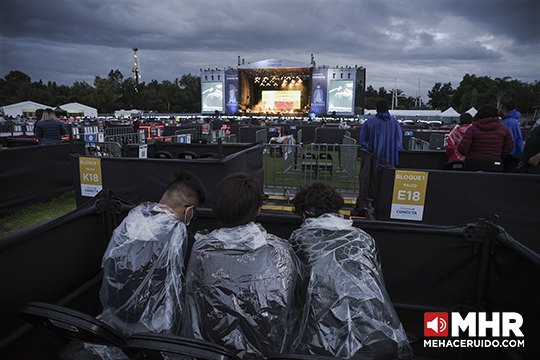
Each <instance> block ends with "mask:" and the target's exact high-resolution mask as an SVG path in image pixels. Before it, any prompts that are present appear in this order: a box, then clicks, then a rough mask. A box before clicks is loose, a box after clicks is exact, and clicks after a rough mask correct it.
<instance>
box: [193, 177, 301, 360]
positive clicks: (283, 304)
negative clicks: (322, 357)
mask: <svg viewBox="0 0 540 360" xmlns="http://www.w3.org/2000/svg"><path fill="white" fill-rule="evenodd" d="M262 204H263V190H262V185H261V182H260V181H259V180H258V179H257V178H255V177H253V176H251V175H248V174H245V173H236V174H232V175H229V176H227V177H225V178H223V179H222V180H221V181H219V182H218V184H217V185H216V187H215V188H214V191H213V196H212V211H213V212H214V214H215V216H216V218H217V219H218V221H219V222H220V224H221V226H222V227H221V228H220V229H216V230H214V231H212V232H210V233H209V234H206V235H201V236H199V235H200V234H197V235H196V240H195V244H194V245H193V250H192V253H191V256H190V262H189V265H188V269H187V273H186V294H187V303H188V311H189V315H190V316H191V325H190V326H189V327H187V328H186V329H185V333H184V335H185V336H190V335H192V336H194V337H195V338H196V339H203V340H207V341H210V342H213V343H216V344H219V345H222V346H225V347H227V348H229V349H230V350H231V351H232V352H234V353H235V354H236V355H238V356H239V357H240V358H242V359H264V358H267V357H271V356H274V355H279V354H282V353H285V352H288V350H289V348H290V339H291V335H292V332H293V327H294V325H295V320H296V319H297V317H298V315H297V314H296V308H295V303H294V296H295V289H296V286H297V284H298V283H299V282H300V281H299V276H300V262H299V260H298V258H297V257H296V255H295V254H294V251H293V250H292V247H291V246H290V244H289V243H288V242H287V241H285V240H284V239H281V238H279V237H277V236H275V235H272V234H269V233H268V232H267V231H266V230H265V229H264V228H263V227H262V226H261V225H260V224H258V223H255V218H256V216H257V215H258V214H259V213H260V209H261V206H262ZM186 324H187V322H186Z"/></svg>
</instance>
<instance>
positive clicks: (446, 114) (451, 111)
mask: <svg viewBox="0 0 540 360" xmlns="http://www.w3.org/2000/svg"><path fill="white" fill-rule="evenodd" d="M441 116H442V117H460V113H458V112H457V111H456V110H454V108H453V107H451V106H450V107H449V108H448V109H446V110H445V111H443V112H442V113H441Z"/></svg>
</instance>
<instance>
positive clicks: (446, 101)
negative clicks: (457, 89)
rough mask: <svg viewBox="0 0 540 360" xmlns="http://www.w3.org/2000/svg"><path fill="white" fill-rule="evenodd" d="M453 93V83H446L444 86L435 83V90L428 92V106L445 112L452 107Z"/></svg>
mask: <svg viewBox="0 0 540 360" xmlns="http://www.w3.org/2000/svg"><path fill="white" fill-rule="evenodd" d="M453 93H454V89H452V84H451V83H445V84H444V85H443V84H441V83H435V85H433V88H432V89H431V90H429V91H428V97H429V101H428V103H427V104H428V105H429V106H430V107H431V108H432V109H437V110H443V111H444V110H446V109H448V108H449V107H450V105H451V102H452V94H453Z"/></svg>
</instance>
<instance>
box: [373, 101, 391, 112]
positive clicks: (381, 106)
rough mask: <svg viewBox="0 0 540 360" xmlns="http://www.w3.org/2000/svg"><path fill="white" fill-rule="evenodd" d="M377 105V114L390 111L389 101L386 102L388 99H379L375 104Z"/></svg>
mask: <svg viewBox="0 0 540 360" xmlns="http://www.w3.org/2000/svg"><path fill="white" fill-rule="evenodd" d="M375 107H376V108H377V114H378V113H383V112H387V111H388V103H387V102H386V100H379V101H377V104H375Z"/></svg>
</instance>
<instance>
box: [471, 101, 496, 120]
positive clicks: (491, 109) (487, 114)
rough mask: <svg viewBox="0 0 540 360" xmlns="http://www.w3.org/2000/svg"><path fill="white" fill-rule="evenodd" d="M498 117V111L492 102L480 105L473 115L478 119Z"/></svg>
mask: <svg viewBox="0 0 540 360" xmlns="http://www.w3.org/2000/svg"><path fill="white" fill-rule="evenodd" d="M496 117H499V111H498V110H497V108H496V107H495V105H492V104H486V105H482V107H481V108H480V109H478V112H477V113H476V115H475V116H474V120H475V121H476V120H480V119H485V118H496Z"/></svg>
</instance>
